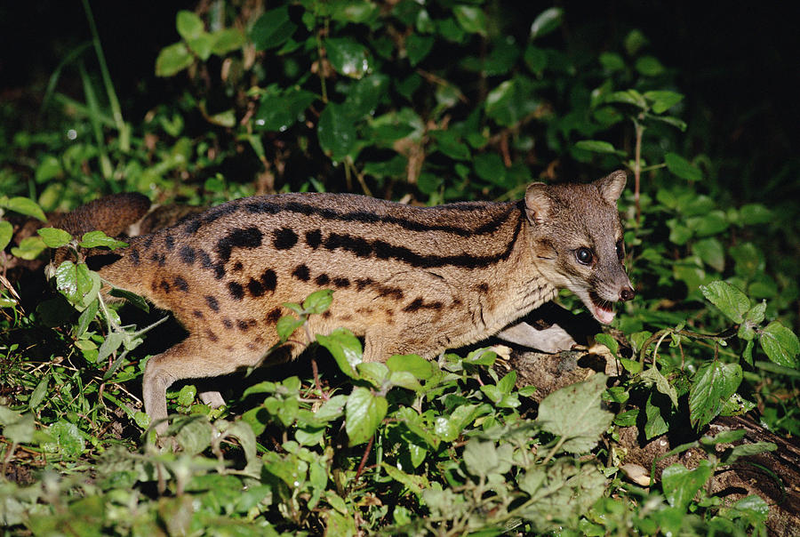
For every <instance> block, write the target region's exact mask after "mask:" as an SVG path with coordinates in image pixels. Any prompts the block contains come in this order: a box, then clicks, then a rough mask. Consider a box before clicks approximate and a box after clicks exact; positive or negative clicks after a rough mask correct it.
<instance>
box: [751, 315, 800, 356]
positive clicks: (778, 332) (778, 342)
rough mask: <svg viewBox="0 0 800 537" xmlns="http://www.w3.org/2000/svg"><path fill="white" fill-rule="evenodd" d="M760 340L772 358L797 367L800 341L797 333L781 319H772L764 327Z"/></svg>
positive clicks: (762, 346)
mask: <svg viewBox="0 0 800 537" xmlns="http://www.w3.org/2000/svg"><path fill="white" fill-rule="evenodd" d="M758 341H759V342H760V343H761V348H763V349H764V352H765V353H767V356H768V357H769V359H770V360H772V361H773V362H775V363H776V364H778V365H782V366H785V367H797V355H798V354H800V341H798V339H797V335H796V334H795V333H794V332H792V331H791V330H789V329H788V328H786V327H785V326H783V325H782V324H781V323H780V321H772V322H771V323H769V324H768V325H767V326H766V327H764V329H763V330H762V331H761V333H760V334H759V339H758Z"/></svg>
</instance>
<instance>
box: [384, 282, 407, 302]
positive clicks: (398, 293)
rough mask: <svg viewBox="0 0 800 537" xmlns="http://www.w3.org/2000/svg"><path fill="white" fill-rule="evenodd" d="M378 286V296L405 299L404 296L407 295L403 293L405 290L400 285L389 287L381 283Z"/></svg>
mask: <svg viewBox="0 0 800 537" xmlns="http://www.w3.org/2000/svg"><path fill="white" fill-rule="evenodd" d="M377 287H378V296H381V297H383V296H388V297H390V298H393V299H395V300H403V297H404V296H405V295H404V294H403V290H402V289H400V288H399V287H388V286H383V285H379V286H377Z"/></svg>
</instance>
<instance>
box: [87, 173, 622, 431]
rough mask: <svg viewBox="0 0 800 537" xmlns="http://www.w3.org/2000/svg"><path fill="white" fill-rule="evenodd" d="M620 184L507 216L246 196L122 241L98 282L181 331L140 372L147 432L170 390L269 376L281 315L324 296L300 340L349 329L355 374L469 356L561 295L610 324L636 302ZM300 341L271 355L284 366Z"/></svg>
mask: <svg viewBox="0 0 800 537" xmlns="http://www.w3.org/2000/svg"><path fill="white" fill-rule="evenodd" d="M625 182H626V176H625V173H624V172H621V171H617V172H614V173H612V174H611V175H609V176H608V177H605V178H603V179H600V180H598V181H596V182H594V183H591V184H587V185H579V184H569V185H553V186H546V185H544V184H542V183H534V184H531V185H530V186H529V187H528V188H527V191H526V193H525V198H524V199H523V200H520V201H517V202H508V203H490V202H470V203H454V204H449V205H443V206H439V207H410V206H407V205H401V204H398V203H392V202H388V201H383V200H378V199H373V198H368V197H363V196H356V195H350V194H280V195H275V196H263V197H251V198H243V199H238V200H235V201H231V202H228V203H225V204H223V205H220V206H217V207H214V208H212V209H209V210H207V211H205V212H203V213H201V214H198V215H195V216H193V217H190V218H189V219H187V220H186V221H184V222H182V223H180V224H178V225H176V226H173V227H169V228H166V229H162V230H160V231H158V232H156V233H153V234H151V235H146V236H141V237H135V238H133V239H132V240H131V241H130V245H129V246H128V247H127V248H125V249H122V250H117V251H115V252H114V253H113V255H112V256H111V257H112V258H113V261H112V262H110V263H109V264H106V265H105V266H103V267H102V268H100V269H99V272H100V275H101V276H102V277H103V278H104V279H105V280H106V281H108V282H110V283H111V284H112V285H115V286H118V287H120V288H123V289H126V290H128V291H133V292H135V293H138V294H141V295H143V296H145V297H146V298H147V299H149V300H150V301H152V303H153V304H155V305H156V306H157V307H159V308H162V309H165V310H169V311H171V312H172V313H173V314H174V315H175V317H176V318H177V319H178V320H179V321H180V322H181V323H182V324H183V326H184V327H185V328H186V330H187V331H188V333H189V335H188V337H187V338H186V339H185V340H183V341H182V342H180V343H178V344H177V345H175V346H173V347H172V348H170V349H168V350H167V351H165V352H163V353H161V354H159V355H157V356H154V357H153V358H151V359H150V361H149V362H148V363H147V367H146V369H145V374H144V389H143V392H144V403H145V410H146V411H147V413H148V414H149V415H150V417H151V419H153V420H155V421H159V420H163V419H164V418H166V417H167V406H166V395H165V394H166V389H167V387H169V386H170V385H171V384H172V383H173V382H175V381H176V380H180V379H186V378H198V377H214V376H218V375H224V374H226V373H230V372H233V371H235V370H237V369H240V368H246V367H251V366H255V365H257V364H260V363H261V362H263V361H264V360H265V359H266V360H267V362H268V361H269V357H268V354H269V351H270V350H271V349H272V348H273V347H274V346H275V345H277V344H278V343H279V340H278V336H277V334H276V331H275V324H276V323H277V321H278V319H280V317H281V316H283V315H286V314H288V313H289V310H287V309H286V308H284V307H283V306H282V304H283V303H285V302H302V300H303V299H304V298H305V297H306V296H307V295H309V294H310V293H312V292H314V291H316V290H319V289H323V288H328V289H333V290H335V293H334V301H333V304H332V306H331V307H330V309H329V310H328V311H327V312H325V313H324V314H322V315H318V316H312V317H311V319H309V328H310V330H309V333H311V334H326V333H329V332H331V331H332V330H333V329H334V328H336V327H346V328H349V329H350V330H352V331H353V332H354V333H355V334H356V335H359V336H363V337H364V340H365V350H364V360H366V361H378V360H386V359H387V358H389V357H390V356H391V355H393V354H397V353H417V354H420V355H422V356H424V357H426V358H433V357H436V356H437V355H438V354H439V353H441V352H442V351H443V350H445V349H447V348H453V347H459V346H463V345H467V344H471V343H474V342H476V341H479V340H481V339H483V338H486V337H487V336H490V335H492V334H494V333H496V332H498V331H499V330H501V329H502V328H504V327H505V326H507V325H508V324H509V323H511V322H513V321H514V320H516V319H518V318H520V317H521V316H523V315H525V314H527V313H528V312H530V311H531V310H532V309H534V308H536V307H537V306H539V305H540V304H542V303H544V302H547V301H549V300H551V299H552V298H553V297H555V295H556V292H557V289H560V288H567V289H570V290H571V291H572V292H574V293H575V294H576V295H577V296H578V297H580V298H581V300H582V301H583V303H584V304H585V305H586V307H587V308H588V309H589V311H590V312H591V313H592V315H594V317H595V318H596V319H597V320H598V321H600V322H603V323H608V322H611V320H613V318H614V312H613V310H612V309H611V303H612V302H615V301H619V300H629V299H631V298H633V296H634V291H633V289H632V287H631V283H630V281H629V280H628V276H627V275H626V273H625V270H624V268H623V266H622V259H623V255H624V250H623V244H622V226H621V224H620V220H619V215H618V212H617V208H616V201H617V199H618V198H619V196H620V193H621V192H622V190H623V188H624V186H625ZM105 257H106V258H108V257H109V256H108V255H106V256H105ZM305 337H306V336H305V333H304V331H302V330H301V331H298V332H297V333H296V334H295V335H294V337H293V340H294V342H289V343H286V344H285V345H283V346H281V347H278V349H277V350H278V351H280V352H282V353H284V354H288V355H290V356H295V355H297V354H298V353H299V352H300V351H301V350H302V349H303V347H304V343H306V341H305ZM273 352H274V351H273ZM201 395H202V396H203V399H204V400H205V401H207V402H211V403H214V404H221V403H222V399H221V397H220V395H219V394H218V393H216V392H206V393H204V394H201ZM165 428H166V423H165V422H163V421H161V423H160V424H159V425H158V426H157V430H158V431H159V432H163V431H164V430H165Z"/></svg>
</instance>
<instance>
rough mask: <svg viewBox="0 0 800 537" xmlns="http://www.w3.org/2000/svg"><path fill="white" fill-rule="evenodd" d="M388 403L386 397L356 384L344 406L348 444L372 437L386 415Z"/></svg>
mask: <svg viewBox="0 0 800 537" xmlns="http://www.w3.org/2000/svg"><path fill="white" fill-rule="evenodd" d="M388 408H389V403H388V402H387V401H386V398H385V397H383V396H380V395H374V394H373V393H372V392H371V391H370V390H368V389H367V388H362V387H361V386H356V387H355V388H353V393H351V394H350V396H349V397H348V398H347V405H346V406H345V430H346V431H347V437H348V439H349V442H348V445H349V446H357V445H359V444H363V443H364V442H366V441H368V440H369V439H370V438H372V435H374V434H375V431H377V430H378V426H379V425H380V424H381V422H382V421H383V418H384V417H385V416H386V411H387V410H388Z"/></svg>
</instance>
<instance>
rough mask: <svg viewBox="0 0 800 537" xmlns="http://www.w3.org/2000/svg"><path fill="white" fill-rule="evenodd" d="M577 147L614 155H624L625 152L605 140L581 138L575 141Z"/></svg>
mask: <svg viewBox="0 0 800 537" xmlns="http://www.w3.org/2000/svg"><path fill="white" fill-rule="evenodd" d="M575 147H577V148H578V149H583V150H584V151H591V152H593V153H607V154H613V155H620V156H624V155H625V152H624V151H620V150H618V149H617V148H616V147H614V146H613V145H611V144H610V143H608V142H604V141H603V140H581V141H579V142H576V143H575Z"/></svg>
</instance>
